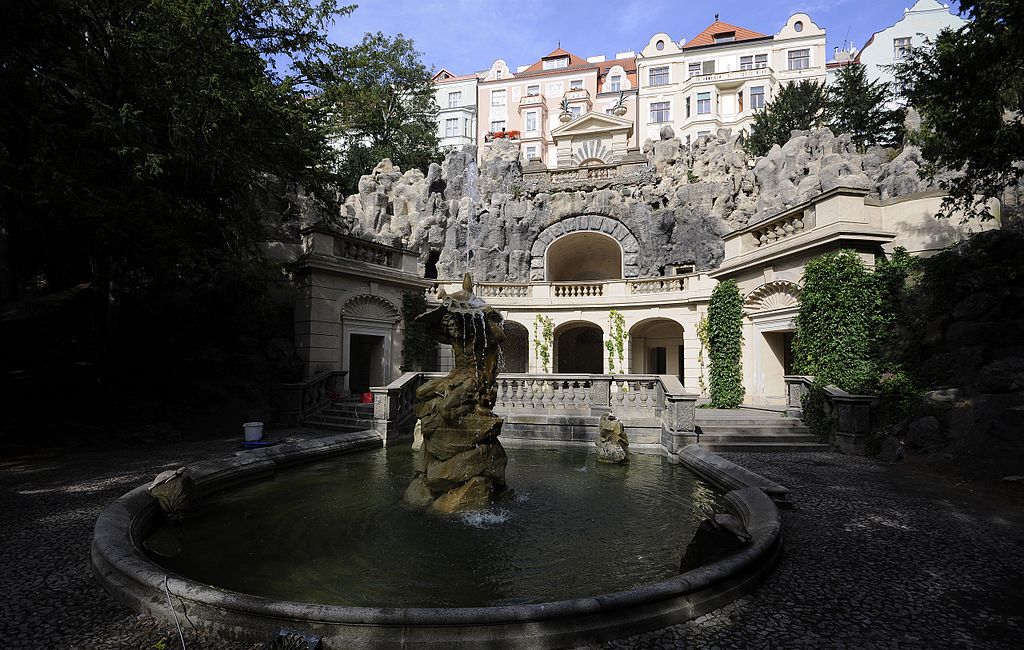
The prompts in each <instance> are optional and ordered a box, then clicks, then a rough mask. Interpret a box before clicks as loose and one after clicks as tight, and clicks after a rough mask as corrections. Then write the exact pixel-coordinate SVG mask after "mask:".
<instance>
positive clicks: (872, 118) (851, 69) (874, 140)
mask: <svg viewBox="0 0 1024 650" xmlns="http://www.w3.org/2000/svg"><path fill="white" fill-rule="evenodd" d="M827 99H828V114H829V127H830V128H831V129H832V132H833V133H837V134H838V133H849V134H850V136H851V137H852V139H853V143H854V144H855V145H857V147H858V148H859V149H861V150H864V149H866V148H867V147H869V146H872V145H880V146H883V147H892V146H896V145H898V144H900V143H901V142H902V140H903V120H904V118H905V117H906V110H905V109H903V108H892V107H891V106H892V104H891V102H892V100H893V96H892V90H891V88H890V87H889V84H887V83H885V82H882V81H880V80H875V81H870V80H869V79H868V78H867V68H866V67H865V66H864V65H863V64H860V63H851V64H850V65H847V66H844V67H843V68H840V70H839V73H838V74H837V75H836V79H835V82H834V83H832V84H831V85H830V86H829V88H828V98H827Z"/></svg>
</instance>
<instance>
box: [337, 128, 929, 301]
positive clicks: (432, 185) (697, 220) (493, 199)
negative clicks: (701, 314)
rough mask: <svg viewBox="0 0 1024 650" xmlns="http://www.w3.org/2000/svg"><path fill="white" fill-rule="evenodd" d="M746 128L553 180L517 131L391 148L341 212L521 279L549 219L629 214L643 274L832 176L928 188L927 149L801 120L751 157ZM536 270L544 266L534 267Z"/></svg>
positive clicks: (651, 148)
mask: <svg viewBox="0 0 1024 650" xmlns="http://www.w3.org/2000/svg"><path fill="white" fill-rule="evenodd" d="M742 144H743V143H742V140H741V139H740V136H739V135H733V134H732V133H730V131H729V130H728V129H722V130H720V131H719V132H718V133H717V134H716V135H714V136H707V137H702V138H699V139H698V140H697V141H696V143H694V144H693V145H692V146H687V145H684V144H683V143H682V142H681V141H680V140H679V138H676V137H675V136H674V134H673V132H672V129H671V128H670V127H665V128H664V129H662V132H661V139H659V140H658V141H650V140H649V141H647V142H646V143H645V144H644V147H643V156H644V157H645V158H646V161H647V167H646V168H643V167H640V168H639V169H637V170H635V171H630V173H629V174H625V175H621V176H615V175H612V176H611V177H610V178H607V179H602V180H600V181H593V180H589V181H588V180H580V181H579V182H568V183H561V182H560V183H554V182H551V180H550V179H549V178H548V177H547V176H546V175H544V174H534V173H527V174H526V175H525V176H524V173H523V166H522V162H521V159H520V155H519V145H518V143H515V142H508V141H505V140H498V141H495V142H492V143H489V144H486V145H484V146H483V147H482V148H481V150H480V155H479V164H478V163H477V157H476V151H475V150H474V149H472V148H467V149H466V150H463V151H457V152H454V153H451V154H449V155H448V156H447V158H446V159H445V161H444V163H443V164H441V165H437V164H434V165H431V167H430V169H429V170H428V172H427V174H426V175H424V174H422V173H421V172H419V171H416V170H411V171H406V172H402V171H401V170H400V169H398V168H397V167H395V166H394V165H392V164H391V162H390V161H388V160H384V161H382V162H381V163H380V164H378V165H377V167H376V168H374V169H373V171H372V172H371V173H370V174H368V175H366V176H363V177H362V179H361V180H360V182H359V192H358V193H357V194H355V195H352V196H350V197H348V198H347V199H346V200H345V202H344V205H343V208H342V214H341V217H342V219H341V220H342V221H343V222H346V223H350V224H352V225H351V228H352V232H353V234H355V235H358V236H362V237H366V238H369V239H374V240H376V241H379V242H382V243H386V244H390V245H394V246H402V247H407V248H411V249H413V250H415V251H417V252H418V253H419V254H420V260H421V264H426V263H427V261H428V259H429V257H430V254H431V251H436V253H435V254H436V255H438V256H439V257H438V260H437V271H438V275H439V277H441V278H453V277H459V276H460V275H461V273H462V272H463V271H466V270H469V271H471V272H472V273H473V274H474V277H476V278H478V279H479V280H485V281H510V282H516V281H518V282H525V281H528V280H530V277H531V273H530V270H531V267H530V259H531V254H530V251H531V248H533V246H534V244H535V242H536V240H537V238H538V236H539V235H540V233H541V232H542V231H544V230H545V229H546V228H548V227H549V226H551V225H552V224H555V223H557V222H560V221H562V220H565V219H570V218H572V217H577V216H581V215H600V216H604V217H610V218H612V219H614V220H616V221H619V222H621V223H622V224H623V225H624V226H625V228H626V230H627V231H628V232H629V233H631V234H632V236H634V237H635V238H636V240H637V241H638V242H639V246H640V249H641V250H643V251H644V255H642V256H640V259H639V262H638V270H637V272H638V274H639V276H640V277H652V276H657V275H661V274H662V273H663V272H664V269H665V267H666V266H674V265H680V266H681V265H693V266H695V267H696V269H697V270H710V269H713V268H716V267H717V266H718V265H719V263H720V262H721V260H722V255H723V246H722V240H721V237H722V235H724V234H727V233H729V232H731V231H732V230H735V229H737V228H741V227H743V226H745V225H748V224H752V223H756V222H758V221H761V220H763V219H766V218H768V217H770V216H772V215H774V214H777V213H778V212H779V211H780V210H783V209H785V208H787V207H790V206H793V205H797V204H799V203H802V202H805V201H807V200H808V199H810V198H812V197H814V196H816V195H818V194H820V193H822V192H825V191H828V190H830V189H833V188H835V187H839V186H844V187H855V188H862V189H867V190H870V191H871V192H872V193H873V194H874V195H876V196H878V197H879V198H893V197H895V196H901V195H904V194H910V193H914V192H918V191H922V190H924V189H927V188H928V186H927V184H926V183H925V182H923V181H921V180H920V179H919V178H918V177H917V169H918V168H919V166H920V164H921V161H920V153H919V152H918V151H917V150H916V149H915V148H913V147H907V148H906V149H904V150H903V151H902V152H901V153H900V154H899V155H898V156H895V157H893V154H892V153H891V152H890V151H889V150H885V149H882V148H879V147H876V148H872V149H869V150H868V151H867V152H866V153H863V154H861V153H858V152H857V151H856V150H855V147H853V145H852V144H851V142H850V138H849V137H848V136H839V137H836V136H834V135H833V134H832V133H831V131H829V130H828V129H817V130H814V131H806V132H801V131H794V132H793V138H792V139H791V140H790V141H789V142H787V143H786V145H785V146H782V147H779V146H776V147H774V148H773V149H772V150H771V151H770V152H769V153H768V155H767V156H765V157H764V158H761V159H759V160H757V161H756V162H753V163H751V162H749V161H748V157H747V155H746V153H745V152H744V151H743V148H742ZM533 275H534V278H535V279H536V276H537V273H536V270H535V272H534V274H533Z"/></svg>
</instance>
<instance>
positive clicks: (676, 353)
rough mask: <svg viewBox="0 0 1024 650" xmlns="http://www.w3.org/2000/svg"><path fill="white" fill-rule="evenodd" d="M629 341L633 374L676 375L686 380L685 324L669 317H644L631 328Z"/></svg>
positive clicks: (630, 363) (630, 369) (630, 366)
mask: <svg viewBox="0 0 1024 650" xmlns="http://www.w3.org/2000/svg"><path fill="white" fill-rule="evenodd" d="M629 344H630V355H629V371H630V372H631V373H635V374H648V375H676V376H677V377H679V380H680V381H684V378H685V373H684V367H685V364H684V356H685V347H684V343H683V326H682V325H680V324H679V323H677V322H676V321H674V320H672V319H670V318H647V319H644V320H642V321H640V322H639V323H637V324H635V325H633V327H631V328H629ZM684 383H685V382H684Z"/></svg>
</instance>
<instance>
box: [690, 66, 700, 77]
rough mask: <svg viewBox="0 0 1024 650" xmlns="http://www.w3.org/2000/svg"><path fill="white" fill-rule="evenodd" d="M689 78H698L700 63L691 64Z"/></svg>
mask: <svg viewBox="0 0 1024 650" xmlns="http://www.w3.org/2000/svg"><path fill="white" fill-rule="evenodd" d="M689 71H690V76H691V77H699V76H700V63H691V64H690V67H689Z"/></svg>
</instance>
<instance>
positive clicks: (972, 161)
mask: <svg viewBox="0 0 1024 650" xmlns="http://www.w3.org/2000/svg"><path fill="white" fill-rule="evenodd" d="M960 12H961V13H962V14H966V15H967V16H968V17H969V18H970V22H968V23H967V24H966V25H964V26H963V27H961V28H959V29H957V30H945V31H943V32H941V33H940V34H939V35H938V36H937V37H936V39H935V41H934V42H932V43H931V44H930V45H929V46H928V47H925V48H920V49H915V50H913V51H911V52H910V53H909V55H908V56H907V57H906V59H905V60H904V61H903V63H902V64H900V65H899V66H897V69H896V74H897V79H898V81H899V83H900V85H901V86H903V88H904V89H905V90H904V94H905V95H906V97H907V99H908V102H909V103H910V104H911V105H912V106H913V107H914V108H915V109H916V110H917V111H918V112H919V113H920V115H921V128H920V130H919V131H918V132H917V133H916V134H915V138H914V139H915V142H916V143H917V144H918V145H920V147H921V153H922V155H923V156H924V158H925V159H926V160H928V161H929V164H928V165H927V166H926V167H925V168H924V169H923V170H922V172H923V173H924V174H926V175H927V176H928V177H930V178H934V177H935V176H936V175H937V174H939V173H940V172H942V171H943V170H945V169H952V170H959V171H960V172H961V174H958V175H957V176H956V177H954V178H952V179H950V180H945V179H943V180H942V181H941V184H942V185H943V187H944V189H946V190H947V191H948V193H949V197H948V198H947V199H946V200H945V201H944V204H943V211H944V213H945V214H946V215H948V214H949V213H951V212H953V211H955V210H963V211H964V212H965V213H967V214H970V215H977V216H981V217H988V216H991V215H990V212H989V210H988V206H987V205H986V201H987V199H989V198H992V197H998V196H999V195H1000V194H1001V193H1002V190H1003V189H1004V188H1005V187H1007V186H1009V185H1012V184H1015V183H1018V182H1020V181H1021V179H1022V178H1024V165H1022V163H1021V161H1022V159H1024V156H1022V154H1021V152H1022V151H1024V112H1022V109H1024V105H1022V102H1024V3H1021V2H1018V1H1017V0H963V1H962V2H961V3H960ZM976 197H980V198H976Z"/></svg>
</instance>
